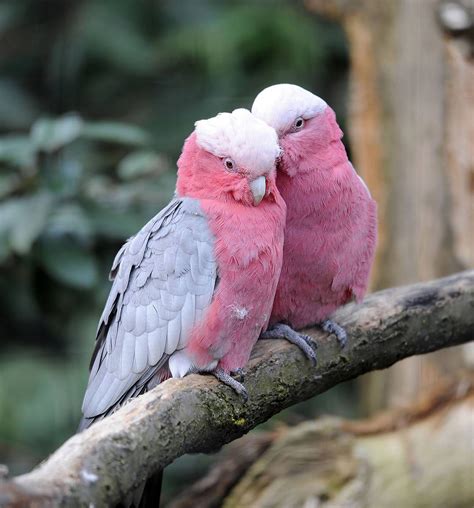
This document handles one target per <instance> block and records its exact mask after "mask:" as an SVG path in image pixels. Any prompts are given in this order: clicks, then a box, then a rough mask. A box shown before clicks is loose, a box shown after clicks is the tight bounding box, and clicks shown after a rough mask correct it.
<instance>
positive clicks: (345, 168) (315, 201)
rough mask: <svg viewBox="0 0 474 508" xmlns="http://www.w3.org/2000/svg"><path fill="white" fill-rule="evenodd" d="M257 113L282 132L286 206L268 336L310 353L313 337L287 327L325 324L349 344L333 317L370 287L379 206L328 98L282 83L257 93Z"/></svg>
mask: <svg viewBox="0 0 474 508" xmlns="http://www.w3.org/2000/svg"><path fill="white" fill-rule="evenodd" d="M252 113H253V114H254V115H255V116H257V117H258V118H261V119H262V120H264V121H265V122H266V123H267V124H268V125H270V126H271V127H273V128H274V129H275V130H276V131H277V133H278V136H279V140H280V146H281V148H282V156H281V158H280V160H279V163H278V172H277V186H278V190H279V191H280V193H281V195H282V197H283V199H284V200H285V202H286V205H287V219H286V228H285V245H284V256H283V268H282V272H281V277H280V281H279V284H278V288H277V292H276V296H275V303H274V306H273V310H272V316H271V324H272V325H274V327H273V329H272V330H271V331H269V332H267V334H266V335H264V336H266V337H278V336H284V337H286V338H287V339H288V340H290V341H292V342H295V343H296V344H298V345H299V346H300V347H301V348H302V349H303V350H304V351H305V352H306V353H307V355H308V356H309V357H312V355H313V350H312V349H310V348H309V347H308V344H307V342H308V340H307V339H308V337H306V336H304V335H302V336H300V335H297V334H296V333H295V332H294V330H292V328H290V327H293V328H296V329H301V328H304V327H307V326H310V325H315V324H320V326H321V327H322V328H323V330H325V331H326V332H328V333H334V334H335V335H336V336H337V338H338V340H339V341H340V343H341V345H344V344H345V343H346V340H347V334H346V332H345V330H344V329H343V328H342V327H341V326H339V325H338V324H337V323H335V322H333V321H331V320H330V319H329V317H330V316H331V314H332V313H333V312H334V311H335V310H336V309H337V308H338V307H340V306H341V305H344V304H345V303H346V302H349V301H351V300H353V299H355V300H356V301H360V300H361V299H362V298H363V296H364V294H365V293H366V291H367V285H368V279H369V273H370V269H371V266H372V263H373V259H374V251H375V244H376V238H377V206H376V203H375V201H374V200H373V199H372V197H371V195H370V192H369V190H368V188H367V186H366V185H365V183H364V181H363V180H362V178H361V177H360V176H359V175H358V174H357V173H356V171H355V169H354V167H353V166H352V164H351V163H350V161H349V160H348V157H347V154H346V150H345V148H344V145H343V143H342V141H341V138H342V136H343V133H342V131H341V129H340V128H339V126H338V124H337V122H336V116H335V113H334V111H333V110H332V109H331V108H330V107H329V106H328V105H327V104H326V102H325V101H324V100H323V99H321V98H320V97H317V96H316V95H314V94H312V93H311V92H309V91H307V90H305V89H303V88H301V87H299V86H296V85H290V84H279V85H274V86H270V87H268V88H265V89H264V90H263V91H261V92H260V93H259V94H258V95H257V97H256V98H255V101H254V103H253V106H252Z"/></svg>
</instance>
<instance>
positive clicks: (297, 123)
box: [293, 116, 304, 131]
mask: <svg viewBox="0 0 474 508" xmlns="http://www.w3.org/2000/svg"><path fill="white" fill-rule="evenodd" d="M303 127H304V118H302V117H301V116H299V117H298V118H297V119H296V120H295V121H294V122H293V130H295V131H300V130H301V129H302V128H303Z"/></svg>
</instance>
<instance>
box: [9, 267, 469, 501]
mask: <svg viewBox="0 0 474 508" xmlns="http://www.w3.org/2000/svg"><path fill="white" fill-rule="evenodd" d="M473 310H474V271H468V272H464V273H460V274H457V275H454V276H451V277H447V278H445V279H439V280H436V281H432V282H430V283H423V284H416V285H412V286H407V287H401V288H394V289H390V290H386V291H381V292H379V293H375V294H372V295H370V296H369V297H368V298H367V299H366V301H365V302H364V304H362V305H360V306H355V305H348V306H347V307H344V308H343V309H341V310H340V311H339V312H338V313H337V319H338V321H339V322H340V323H341V324H342V325H344V326H345V327H346V328H347V330H348V332H349V336H350V341H349V344H348V345H347V346H346V348H345V349H344V350H343V351H340V350H339V346H338V344H337V341H336V340H334V338H331V339H327V338H325V339H324V340H321V339H322V334H321V333H320V332H318V331H316V330H310V331H309V333H310V334H311V336H312V337H313V338H314V339H315V342H316V344H317V346H318V357H319V361H318V366H317V367H316V368H313V367H312V366H311V365H310V363H309V362H308V361H307V359H306V358H305V357H304V356H303V355H302V353H301V352H300V351H299V350H298V349H297V348H295V347H294V346H291V345H290V344H288V343H286V342H284V341H280V340H276V341H268V340H267V341H263V340H262V341H260V342H259V343H258V344H257V347H256V348H255V351H254V354H253V355H252V358H251V360H250V362H249V364H248V366H247V368H246V372H245V384H246V387H247V389H248V392H249V396H250V398H249V401H248V402H247V403H244V402H243V401H242V400H241V399H240V398H239V397H238V396H237V395H236V394H235V393H234V392H233V391H232V390H231V389H230V388H228V387H226V386H224V385H222V384H220V383H218V382H217V381H216V380H214V379H213V378H211V377H208V376H198V375H190V376H188V377H186V378H184V379H182V380H176V379H171V380H168V381H166V382H164V383H163V384H162V385H160V386H158V387H156V388H155V389H154V390H152V391H151V392H149V393H147V394H145V395H142V396H140V397H138V398H137V399H136V400H133V401H132V402H130V403H129V404H127V405H126V406H125V407H123V408H122V409H120V410H119V411H117V413H115V414H113V415H112V416H110V417H108V418H106V419H105V420H103V421H100V422H98V423H97V424H95V425H93V426H92V427H91V428H89V429H87V430H86V431H84V432H82V433H81V434H78V435H76V436H73V437H72V438H71V439H69V440H68V441H67V442H66V443H65V444H64V445H63V446H62V447H61V448H60V449H59V450H57V451H56V452H55V453H54V454H53V455H52V456H51V457H50V458H49V459H48V460H46V461H45V462H44V463H42V464H41V465H40V466H38V468H36V469H35V470H34V471H32V472H31V473H29V474H26V475H22V476H20V477H17V478H14V479H12V480H9V481H6V482H3V483H0V505H1V506H2V507H15V506H22V507H23V506H31V507H33V506H41V507H42V506H64V507H75V506H91V505H92V506H98V507H99V506H110V505H113V504H115V503H117V502H118V501H120V500H121V499H123V498H124V496H126V495H127V494H128V493H130V492H131V491H133V489H134V488H135V487H136V486H137V485H139V484H140V483H141V482H142V481H143V480H144V479H145V478H147V477H149V476H150V475H151V474H152V473H153V472H155V471H157V470H158V469H162V468H164V467H165V466H166V465H168V464H169V463H171V462H172V461H173V460H174V459H176V458H177V457H179V456H181V455H183V454H185V453H196V452H209V451H212V450H216V449H217V448H219V447H220V446H222V445H223V444H226V443H228V442H230V441H232V440H234V439H236V438H237V437H240V436H242V435H243V434H245V433H246V432H248V431H249V430H250V429H252V428H254V427H255V426H256V425H258V424H259V423H262V422H264V421H265V420H267V419H268V418H270V417H271V416H273V415H274V414H276V413H278V412H279V411H281V410H282V409H284V408H286V407H289V406H291V405H292V404H295V403H296V402H300V401H303V400H305V399H307V398H309V397H312V396H314V395H317V394H319V393H322V392H324V391H326V390H328V389H329V388H331V387H333V386H335V385H336V384H338V383H340V382H342V381H346V380H348V379H352V378H354V377H356V376H358V375H360V374H362V373H365V372H368V371H371V370H374V369H383V368H386V367H388V366H390V365H392V364H393V363H395V362H397V361H399V360H400V359H402V358H405V357H408V356H411V355H415V354H422V353H426V352H429V351H434V350H437V349H440V348H443V347H448V346H453V345H456V344H462V343H465V342H467V341H469V340H471V339H472V337H473V332H474V312H473ZM35 503H36V504H35Z"/></svg>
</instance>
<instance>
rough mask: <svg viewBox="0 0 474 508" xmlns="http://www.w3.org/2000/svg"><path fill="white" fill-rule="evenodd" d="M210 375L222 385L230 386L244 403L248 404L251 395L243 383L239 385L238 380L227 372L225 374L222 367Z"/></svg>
mask: <svg viewBox="0 0 474 508" xmlns="http://www.w3.org/2000/svg"><path fill="white" fill-rule="evenodd" d="M210 374H212V375H213V376H214V377H215V378H216V379H218V380H219V381H220V382H221V383H224V384H225V385H227V386H230V387H231V388H232V389H233V390H234V391H235V392H236V393H237V395H240V397H242V398H243V399H244V402H247V400H248V399H249V395H248V393H247V390H246V389H245V386H244V385H243V384H242V383H239V382H238V381H237V380H236V379H234V378H233V377H232V376H231V375H230V374H227V372H225V371H224V370H223V369H221V368H220V367H217V368H216V369H214V370H213V371H211V372H210Z"/></svg>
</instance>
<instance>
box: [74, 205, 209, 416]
mask: <svg viewBox="0 0 474 508" xmlns="http://www.w3.org/2000/svg"><path fill="white" fill-rule="evenodd" d="M111 277H112V278H113V285H112V288H111V291H110V294H109V297H108V299H107V302H106V305H105V308H104V311H103V313H102V316H101V318H100V322H99V326H98V332H97V342H96V348H95V351H94V355H93V358H92V362H91V374H90V378H89V384H88V387H87V390H86V394H85V397H84V403H83V413H84V417H85V419H86V423H85V424H83V426H87V425H88V423H87V422H92V421H93V420H94V419H96V418H101V417H103V415H106V414H109V413H111V412H113V411H114V410H115V409H116V407H118V406H119V405H122V404H123V403H125V402H126V400H128V399H129V398H131V397H135V396H137V395H139V394H140V393H143V391H146V390H147V387H148V386H149V385H151V384H153V383H155V384H156V381H155V380H154V376H155V375H156V374H157V372H158V370H159V369H160V368H161V367H163V366H164V365H165V364H166V362H167V361H168V358H169V356H170V355H171V354H173V353H174V352H175V351H177V350H178V349H182V348H184V347H185V346H186V345H187V342H188V341H189V335H190V332H191V330H192V328H193V327H194V325H195V324H196V323H198V322H199V321H198V319H200V318H201V317H202V316H203V311H204V310H205V309H206V308H207V307H208V306H209V304H210V302H211V300H212V296H213V292H214V286H215V284H216V279H217V264H216V261H215V259H214V237H213V235H212V233H211V231H210V229H209V226H208V223H207V219H206V217H205V215H204V214H203V212H202V210H201V207H200V205H199V202H198V201H197V200H195V199H190V198H176V199H174V200H173V201H171V203H170V204H169V205H168V206H167V207H166V208H164V209H163V210H162V211H161V212H160V213H159V214H158V215H156V216H155V217H154V218H153V219H152V220H150V221H149V222H148V223H147V224H146V225H145V226H144V227H143V228H142V229H141V230H140V231H139V232H138V233H137V234H136V235H135V236H133V237H132V238H130V239H129V240H128V241H127V243H126V244H125V245H124V246H123V247H122V248H121V249H120V251H119V252H118V254H117V256H116V257H115V260H114V263H113V265H112V270H111Z"/></svg>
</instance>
